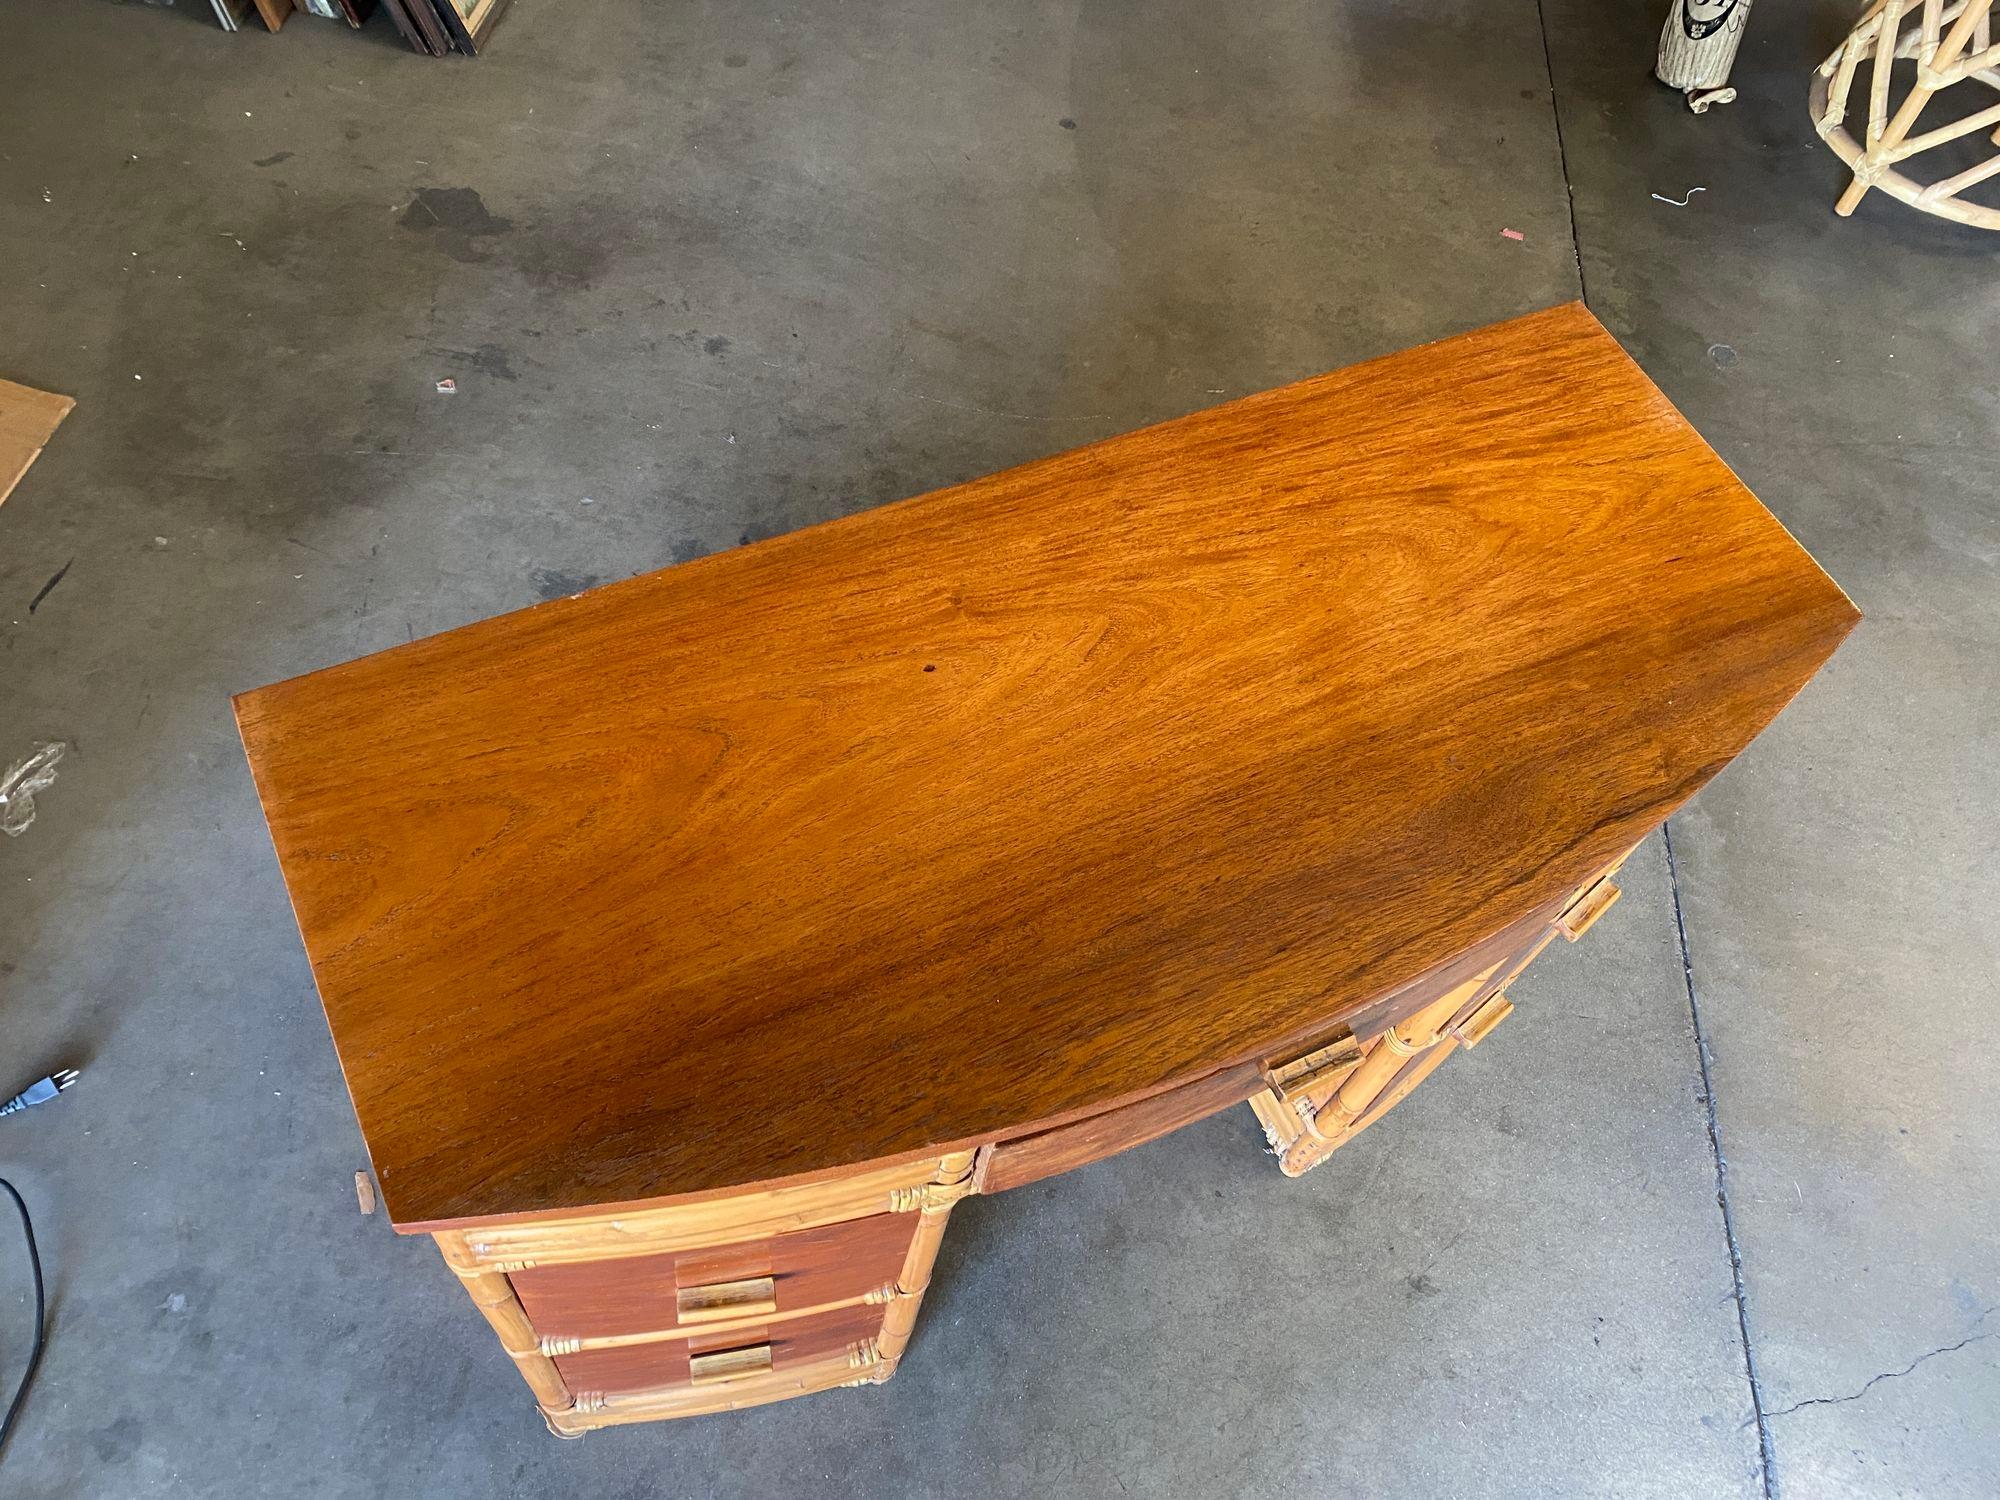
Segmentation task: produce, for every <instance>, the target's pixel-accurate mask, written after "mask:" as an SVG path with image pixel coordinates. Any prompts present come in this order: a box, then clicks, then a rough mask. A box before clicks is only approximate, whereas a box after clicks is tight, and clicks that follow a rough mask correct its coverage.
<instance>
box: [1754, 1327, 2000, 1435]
mask: <svg viewBox="0 0 2000 1500" xmlns="http://www.w3.org/2000/svg"><path fill="white" fill-rule="evenodd" d="M1994 1311H1995V1309H1993V1308H1991V1307H1989V1308H1987V1309H1986V1311H1985V1312H1983V1313H1981V1314H1980V1315H1979V1318H1978V1320H1977V1321H1976V1322H1974V1323H1973V1325H1972V1326H1973V1327H1974V1328H1977V1327H1978V1326H1979V1324H1980V1323H1984V1322H1985V1321H1986V1320H1987V1319H1988V1318H1990V1317H1991V1316H1992V1315H1993V1313H1994ZM1992 1337H1993V1335H1992V1334H1991V1333H1969V1334H1967V1335H1966V1336H1965V1337H1964V1338H1962V1339H1960V1340H1959V1341H1958V1342H1957V1343H1955V1344H1944V1345H1942V1346H1940V1347H1939V1348H1936V1349H1932V1350H1930V1351H1928V1352H1927V1353H1924V1354H1919V1355H1918V1356H1917V1357H1916V1358H1915V1359H1913V1360H1911V1361H1910V1362H1909V1363H1908V1364H1906V1365H1904V1366H1903V1368H1902V1369H1900V1370H1884V1371H1883V1372H1882V1373H1881V1374H1880V1375H1871V1376H1870V1377H1869V1378H1868V1382H1867V1384H1865V1385H1863V1386H1862V1387H1861V1389H1860V1390H1858V1391H1856V1392H1855V1393H1854V1394H1853V1395H1851V1396H1810V1397H1808V1398H1807V1399H1805V1400H1804V1401H1794V1402H1793V1403H1792V1404H1791V1405H1790V1406H1787V1407H1785V1408H1784V1409H1783V1410H1782V1411H1774V1412H1767V1413H1765V1420H1766V1421H1770V1420H1772V1419H1774V1418H1777V1417H1789V1416H1790V1415H1791V1414H1792V1413H1793V1412H1795V1411H1799V1410H1802V1409H1803V1408H1805V1407H1808V1406H1845V1405H1846V1404H1847V1403H1848V1402H1850V1401H1859V1400H1860V1399H1861V1398H1862V1397H1863V1396H1865V1395H1867V1394H1868V1393H1869V1392H1870V1391H1872V1390H1874V1389H1875V1387H1876V1386H1878V1385H1880V1384H1881V1383H1882V1382H1883V1381H1885V1380H1901V1379H1902V1378H1903V1377H1904V1376H1905V1375H1907V1374H1909V1373H1910V1372H1911V1371H1912V1370H1914V1369H1916V1367H1917V1366H1918V1365H1920V1364H1923V1363H1924V1362H1925V1361H1926V1360H1932V1359H1936V1358H1937V1357H1938V1356H1939V1355H1940V1354H1954V1353H1956V1352H1957V1351H1958V1350H1960V1349H1963V1348H1964V1347H1965V1346H1966V1345H1967V1344H1976V1343H1978V1342H1979V1341H1980V1340H1981V1339H1990V1338H1992Z"/></svg>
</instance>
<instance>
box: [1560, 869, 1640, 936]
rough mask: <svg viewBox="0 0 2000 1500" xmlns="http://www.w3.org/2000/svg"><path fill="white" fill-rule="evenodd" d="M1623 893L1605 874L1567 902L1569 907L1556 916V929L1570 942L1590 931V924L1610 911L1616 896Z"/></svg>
mask: <svg viewBox="0 0 2000 1500" xmlns="http://www.w3.org/2000/svg"><path fill="white" fill-rule="evenodd" d="M1624 894H1625V893H1624V892H1623V891H1621V890H1619V889H1618V884H1617V882H1616V881H1614V880H1613V879H1612V878H1611V877H1610V876H1609V875H1607V876H1605V877H1604V878H1603V879H1602V880H1600V881H1598V882H1597V884H1595V885H1593V886H1592V887H1591V888H1590V889H1589V890H1587V891H1585V892H1584V893H1583V894H1582V895H1581V896H1578V897H1577V898H1576V900H1574V901H1572V902H1571V903H1570V904H1569V909H1568V910H1567V911H1565V912H1564V913H1563V914H1562V915H1561V916H1559V917H1557V918H1556V931H1557V932H1560V933H1561V934H1562V935H1563V936H1564V937H1566V938H1568V939H1569V940H1570V941H1571V942H1572V943H1573V942H1575V941H1576V940H1577V939H1578V938H1580V937H1582V936H1583V935H1584V934H1585V933H1586V932H1588V931H1590V928H1591V924H1592V923H1594V922H1595V921H1596V920H1597V919H1598V918H1599V917H1601V916H1603V915H1604V914H1605V913H1606V912H1608V911H1610V910H1611V908H1612V906H1613V904H1614V903H1616V902H1617V900H1618V898H1619V897H1620V896H1622V895H1624Z"/></svg>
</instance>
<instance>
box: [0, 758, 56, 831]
mask: <svg viewBox="0 0 2000 1500" xmlns="http://www.w3.org/2000/svg"><path fill="white" fill-rule="evenodd" d="M68 748H69V746H67V745H65V744H64V743H63V742H62V741H61V740H53V741H51V742H50V743H48V744H46V745H37V746H35V749H34V753H33V754H31V755H30V756H29V757H28V758H27V759H26V760H20V761H16V762H15V763H14V764H13V765H11V766H9V767H8V768H7V774H6V775H5V776H0V833H4V834H6V835H7V836H8V837H9V838H15V837H18V836H19V835H21V834H23V833H26V832H27V831H28V825H29V824H30V823H32V822H34V821H35V793H37V792H41V791H46V790H47V789H48V787H49V784H50V783H51V782H53V781H54V780H55V779H56V762H57V761H59V760H61V759H62V757H63V751H65V750H67V749H68Z"/></svg>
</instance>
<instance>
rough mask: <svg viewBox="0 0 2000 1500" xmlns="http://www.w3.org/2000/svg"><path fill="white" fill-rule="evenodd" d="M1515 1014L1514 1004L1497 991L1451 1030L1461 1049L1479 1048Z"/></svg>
mask: <svg viewBox="0 0 2000 1500" xmlns="http://www.w3.org/2000/svg"><path fill="white" fill-rule="evenodd" d="M1513 1014H1514V1002H1513V1001H1511V1000H1509V999H1508V998H1507V996H1506V995H1505V994H1504V993H1502V992H1500V991H1497V990H1496V991H1495V992H1494V993H1493V994H1491V995H1489V996H1487V997H1486V1000H1485V1003H1483V1004H1482V1005H1481V1006H1480V1007H1479V1009H1477V1010H1475V1011H1474V1012H1473V1013H1472V1014H1471V1015H1469V1016H1467V1017H1466V1018H1465V1019H1464V1020H1463V1021H1461V1022H1459V1023H1458V1024H1457V1025H1456V1026H1453V1027H1452V1028H1451V1034H1452V1035H1453V1036H1455V1037H1457V1038H1458V1044H1459V1045H1460V1046H1461V1047H1467V1048H1471V1047H1477V1046H1478V1045H1479V1044H1480V1043H1481V1042H1483V1041H1485V1040H1486V1038H1487V1036H1488V1034H1490V1033H1491V1032H1492V1030H1493V1028H1494V1027H1495V1026H1498V1025H1499V1024H1500V1023H1501V1022H1502V1021H1504V1020H1506V1019H1507V1018H1508V1017H1509V1016H1511V1015H1513Z"/></svg>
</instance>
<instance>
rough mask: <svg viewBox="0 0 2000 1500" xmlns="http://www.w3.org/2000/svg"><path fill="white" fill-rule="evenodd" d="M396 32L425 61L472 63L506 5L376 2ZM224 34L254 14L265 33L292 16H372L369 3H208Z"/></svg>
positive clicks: (352, 19)
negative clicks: (457, 57) (459, 56)
mask: <svg viewBox="0 0 2000 1500" xmlns="http://www.w3.org/2000/svg"><path fill="white" fill-rule="evenodd" d="M381 3H382V9H383V10H384V11H386V12H387V13H388V16H389V19H390V21H391V22H393V23H394V25H395V27H396V30H397V31H398V32H399V33H400V34H401V35H402V38H403V40H404V41H406V42H408V43H409V44H410V46H411V48H412V49H413V50H415V51H417V52H421V53H423V54H424V55H425V56H427V57H446V56H449V55H450V54H452V53H454V52H459V53H463V54H464V55H465V56H467V57H477V56H478V55H479V53H480V52H481V51H482V50H484V48H485V46H486V39H487V37H488V36H489V35H491V33H492V30H493V25H494V23H495V22H496V21H498V20H499V19H500V13H501V11H503V10H505V9H506V8H507V0H381ZM209 4H210V6H211V7H212V8H213V9H214V11H215V19H216V21H217V22H218V23H220V25H221V27H222V29H223V30H224V31H240V30H242V29H243V23H244V22H245V21H247V20H249V19H250V16H251V13H252V10H253V8H254V10H255V13H256V15H257V16H258V17H259V18H260V19H261V20H262V21H263V23H264V28H265V30H267V31H276V30H277V29H278V28H279V27H280V26H283V25H284V24H285V22H286V21H288V20H290V19H291V17H292V16H293V15H294V14H295V13H299V14H304V15H309V16H318V17H320V18H321V19H323V20H328V21H345V22H346V23H347V24H348V25H349V26H355V27H358V26H360V25H361V24H362V22H364V21H366V20H367V19H368V17H369V16H370V15H372V14H373V13H374V10H375V0H209Z"/></svg>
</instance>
